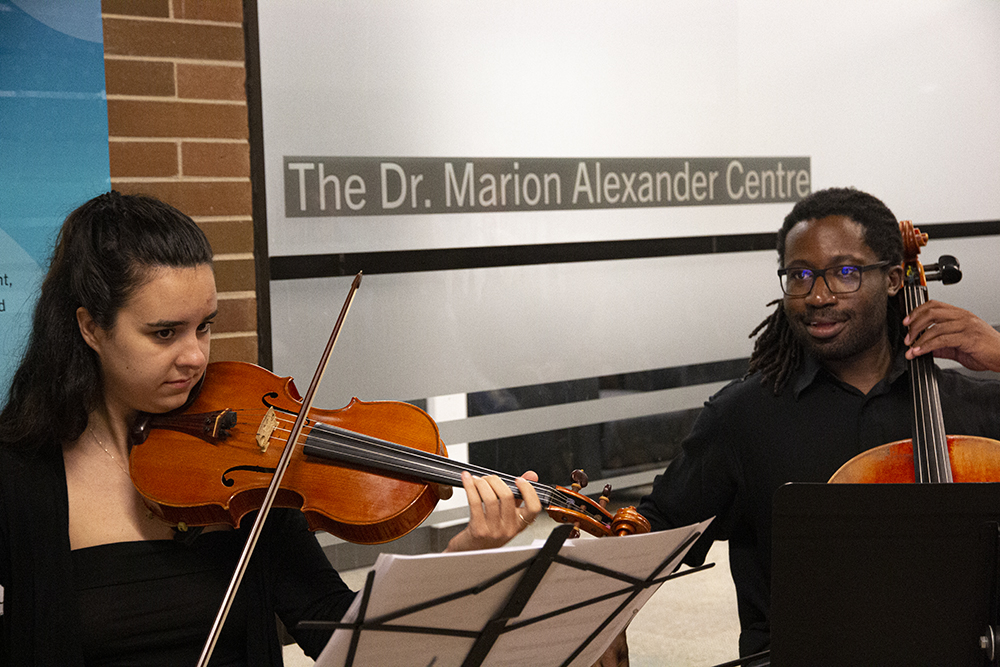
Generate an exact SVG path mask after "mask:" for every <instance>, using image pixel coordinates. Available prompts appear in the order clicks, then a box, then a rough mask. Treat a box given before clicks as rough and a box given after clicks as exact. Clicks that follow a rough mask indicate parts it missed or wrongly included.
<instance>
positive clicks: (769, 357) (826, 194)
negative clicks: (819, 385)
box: [747, 188, 905, 394]
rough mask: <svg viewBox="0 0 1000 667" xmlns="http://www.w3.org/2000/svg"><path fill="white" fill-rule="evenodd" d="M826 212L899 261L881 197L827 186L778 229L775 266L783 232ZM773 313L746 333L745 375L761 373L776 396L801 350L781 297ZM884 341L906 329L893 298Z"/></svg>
mask: <svg viewBox="0 0 1000 667" xmlns="http://www.w3.org/2000/svg"><path fill="white" fill-rule="evenodd" d="M831 215H842V216H845V217H848V218H850V219H851V220H854V221H855V222H857V223H858V224H860V225H861V227H862V228H863V230H864V240H865V244H867V245H868V247H869V248H871V249H872V250H873V251H874V252H875V254H876V255H877V256H878V258H879V260H880V261H884V262H889V263H890V264H901V263H902V262H903V239H902V236H901V235H900V233H899V222H898V221H897V220H896V216H895V215H893V213H892V211H890V210H889V207H887V206H886V205H885V204H884V203H882V201H881V200H880V199H878V198H877V197H873V196H872V195H870V194H868V193H865V192H861V191H860V190H856V189H854V188H829V189H826V190H819V191H818V192H814V193H812V194H811V195H809V196H808V197H806V198H805V199H803V200H802V201H800V202H798V203H797V204H796V205H795V207H794V208H792V211H791V213H789V214H788V215H787V216H786V217H785V222H784V224H782V225H781V229H780V230H778V242H777V249H778V266H784V265H785V240H786V238H787V237H788V232H790V231H791V230H792V228H793V227H795V225H797V224H798V223H800V222H802V221H804V220H818V219H820V218H825V217H827V216H831ZM774 304H777V307H776V308H775V309H774V312H772V313H771V315H770V316H769V317H767V318H766V319H765V320H764V321H763V322H761V323H760V324H759V325H757V328H755V329H754V330H753V331H752V332H751V333H750V337H751V338H753V337H754V336H756V335H757V334H758V332H759V333H760V336H759V337H758V338H757V340H756V341H755V342H754V348H753V354H752V355H751V356H750V365H749V368H748V369H747V376H749V375H751V374H753V373H757V372H759V373H760V376H761V378H760V379H761V384H763V385H764V386H769V387H771V389H772V391H773V392H774V393H775V394H780V393H781V391H782V390H783V389H784V387H785V385H786V384H787V383H788V380H789V378H790V377H791V376H792V374H793V373H794V372H795V370H796V369H797V368H798V367H799V364H800V363H801V362H802V356H803V354H804V352H803V349H802V345H801V343H799V341H798V339H796V338H795V336H794V334H793V333H792V330H791V327H789V325H788V320H787V319H786V318H785V309H784V307H783V305H782V302H781V300H780V299H779V300H776V301H772V302H771V303H769V304H768V305H769V306H771V305H774ZM887 319H888V326H889V339H890V341H891V342H892V344H893V346H894V347H897V346H899V345H901V344H902V340H903V336H904V335H905V331H904V329H903V326H902V324H901V315H900V311H899V306H898V305H897V302H896V300H895V299H889V311H888V314H887Z"/></svg>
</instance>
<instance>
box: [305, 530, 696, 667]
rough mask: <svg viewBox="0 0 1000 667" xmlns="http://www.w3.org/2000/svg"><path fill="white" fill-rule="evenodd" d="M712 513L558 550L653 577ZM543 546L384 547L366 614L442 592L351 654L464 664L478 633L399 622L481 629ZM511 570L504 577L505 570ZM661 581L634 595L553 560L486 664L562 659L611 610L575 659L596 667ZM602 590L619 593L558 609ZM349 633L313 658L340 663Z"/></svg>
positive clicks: (368, 659) (575, 666) (327, 666)
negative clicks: (425, 550)
mask: <svg viewBox="0 0 1000 667" xmlns="http://www.w3.org/2000/svg"><path fill="white" fill-rule="evenodd" d="M709 522H710V521H705V522H703V523H700V524H695V525H692V526H687V527H684V528H677V529H674V530H669V531H662V532H658V533H649V534H646V535H630V536H627V537H615V538H603V539H592V538H585V539H579V540H567V541H566V543H565V544H564V545H563V547H562V549H560V551H559V555H560V556H562V557H565V558H569V559H572V560H574V561H577V562H582V563H589V564H593V565H596V566H600V567H603V568H606V569H608V570H612V571H614V572H619V573H622V574H624V575H627V576H630V577H634V578H636V579H641V580H647V579H649V578H650V577H651V576H652V575H653V573H654V572H655V571H656V569H657V568H659V567H660V566H661V565H662V563H663V560H664V559H665V558H667V556H668V555H669V554H670V553H672V552H673V551H675V550H676V549H678V548H679V547H680V545H682V544H683V543H684V542H685V540H687V539H688V537H690V536H691V535H692V534H694V533H696V532H703V531H704V530H705V528H706V526H707V525H708V524H709ZM540 548H541V545H540V544H533V545H531V546H524V547H504V548H501V549H492V550H488V551H466V552H461V553H448V554H425V555H420V556H397V555H392V554H382V555H381V556H379V559H378V561H377V562H376V563H375V568H374V570H375V579H374V583H373V586H372V594H371V597H370V600H369V603H368V609H367V611H366V613H365V621H366V622H368V623H371V622H373V621H378V620H379V619H382V618H383V617H384V616H386V615H388V614H395V613H397V612H399V611H402V610H406V609H409V608H411V607H414V606H417V605H424V604H426V603H427V602H428V601H432V600H438V601H439V602H438V603H437V604H434V605H432V606H430V607H427V608H424V609H422V610H419V611H413V612H409V613H407V614H405V615H403V616H400V617H398V618H394V619H392V620H390V621H388V623H387V624H386V626H385V627H384V628H382V629H378V628H376V629H364V630H362V632H361V637H360V641H359V643H358V648H357V652H356V655H355V658H354V664H355V665H358V666H360V665H393V666H394V665H399V666H401V667H402V666H410V665H415V666H418V667H425V666H426V667H431V666H433V667H460V666H461V665H462V663H463V662H464V660H465V658H466V656H467V655H468V653H469V651H470V649H471V648H472V646H473V644H474V643H475V637H474V636H468V637H456V636H448V635H443V634H433V633H421V632H410V631H405V630H402V628H401V627H400V626H407V627H419V628H427V629H454V630H462V631H467V632H470V633H479V632H480V631H482V629H483V628H484V627H485V626H486V624H487V623H488V622H489V621H490V620H491V619H492V618H493V617H494V616H496V615H497V614H498V613H499V612H500V611H501V610H502V609H503V608H504V606H505V605H506V604H507V600H508V599H509V597H510V595H511V593H512V592H513V591H514V589H515V588H516V586H517V584H518V582H519V581H520V579H521V577H522V575H523V574H524V571H525V570H524V569H523V567H522V568H520V569H516V570H515V571H513V572H511V570H514V569H515V568H517V567H518V566H521V565H523V564H524V563H525V562H526V561H528V560H530V559H532V558H534V557H535V556H536V555H537V554H538V552H539V550H540ZM685 553H687V550H686V549H685V550H683V551H680V552H679V553H678V554H677V555H676V556H675V558H674V560H673V561H672V562H671V563H669V564H667V566H666V567H664V568H663V569H662V571H661V572H660V573H659V574H658V575H657V576H658V577H663V576H666V575H667V574H669V573H670V572H672V571H673V570H674V568H676V566H677V564H678V563H679V562H680V560H681V559H682V558H683V556H684V554H685ZM508 572H509V574H508V575H507V576H506V577H502V575H503V574H504V573H508ZM498 577H502V578H500V579H499V580H498V581H496V582H495V583H493V585H490V586H488V587H486V588H485V589H484V590H481V591H479V592H477V593H472V594H469V595H462V596H459V597H457V598H456V599H452V600H447V601H443V600H442V598H444V597H446V596H449V595H451V594H456V593H460V592H462V591H467V590H469V589H471V588H473V587H475V586H479V585H481V584H484V583H488V582H490V581H493V580H494V579H495V578H498ZM659 586H660V584H655V585H652V586H650V587H648V588H645V589H643V590H641V591H640V592H639V593H638V595H635V597H634V598H632V599H631V600H630V599H629V596H631V595H632V594H633V593H634V592H635V591H634V588H633V587H632V585H631V584H630V583H628V582H626V581H622V580H621V579H617V578H613V577H609V576H606V575H605V574H603V573H597V572H592V571H588V570H581V569H579V568H575V567H571V566H569V565H565V564H561V563H553V564H552V565H551V566H550V567H549V569H548V571H547V572H546V573H545V576H544V577H543V578H542V580H541V582H540V583H539V585H538V587H537V589H536V590H535V591H534V593H533V594H532V596H531V598H530V600H529V601H528V604H527V605H526V606H525V608H524V610H523V611H522V613H521V614H520V615H518V616H517V617H516V618H513V619H510V620H509V621H508V622H507V624H506V627H505V631H504V632H503V634H501V635H500V637H499V639H498V640H497V642H496V643H495V644H494V645H493V648H492V650H491V651H490V652H489V655H488V656H487V658H486V660H485V661H484V662H483V665H484V667H500V666H501V665H532V666H533V667H545V666H547V665H562V664H563V663H565V661H566V660H567V659H568V658H569V657H570V656H571V655H572V654H573V652H574V651H576V650H577V648H578V647H579V646H580V645H581V644H583V643H584V641H585V640H586V639H587V637H589V636H590V635H591V634H592V633H593V632H594V631H595V630H596V629H597V628H598V626H600V625H601V623H603V622H604V621H605V620H606V619H608V618H610V617H612V616H614V619H613V620H612V621H611V623H609V624H608V626H607V627H606V628H605V629H604V630H603V631H602V632H601V633H600V635H599V636H598V637H597V638H595V639H594V641H592V642H590V644H588V645H587V647H586V648H585V649H584V650H583V651H582V652H581V653H580V654H579V655H578V656H577V657H576V658H575V659H574V660H573V662H572V663H570V664H571V666H572V667H590V666H591V665H593V663H594V662H595V661H596V660H597V659H598V658H599V657H600V656H601V654H603V653H604V651H605V649H606V648H607V647H608V646H609V645H610V644H611V642H612V640H613V639H614V638H615V637H617V636H618V634H619V633H620V632H621V631H622V629H624V628H625V627H626V626H627V625H628V622H629V621H630V620H631V619H632V617H633V616H634V615H635V614H636V613H637V612H638V611H639V609H640V608H641V607H642V605H643V604H645V602H646V600H648V599H649V597H650V596H651V595H653V593H655V592H656V589H657V588H659ZM604 595H612V597H610V598H609V599H607V600H603V601H600V602H594V603H592V604H586V605H585V606H582V607H580V608H578V609H574V610H573V611H568V612H563V613H557V612H559V611H560V610H565V609H567V608H569V607H573V606H574V605H578V604H581V603H586V602H588V601H592V600H594V599H595V598H600V597H602V596H604ZM626 602H627V604H625V603H626ZM360 604H361V596H360V595H359V596H358V597H357V598H356V599H355V601H354V605H353V606H352V607H351V609H350V610H349V611H348V612H347V614H346V615H345V616H344V618H343V622H345V623H351V622H354V621H355V620H357V618H358V609H359V607H360ZM623 604H624V607H623ZM550 613H551V614H553V615H552V616H550V617H548V618H544V619H541V620H538V621H537V622H533V623H526V624H525V625H523V626H522V627H515V628H514V629H511V628H512V626H517V625H518V624H520V623H523V622H525V621H528V620H531V619H536V618H539V617H541V616H544V615H545V614H550ZM393 628H397V629H396V630H394V629H393ZM351 636H352V633H351V631H350V630H337V631H336V632H334V634H333V637H332V638H331V639H330V642H329V644H327V646H326V649H325V650H324V651H323V653H322V655H320V658H319V660H318V661H317V662H316V665H317V666H318V667H343V666H344V665H345V664H346V661H347V657H348V655H349V650H350V642H351Z"/></svg>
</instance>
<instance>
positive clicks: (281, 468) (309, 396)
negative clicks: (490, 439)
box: [198, 271, 361, 667]
mask: <svg viewBox="0 0 1000 667" xmlns="http://www.w3.org/2000/svg"><path fill="white" fill-rule="evenodd" d="M360 286H361V272H360V271H359V272H358V275H356V276H355V277H354V282H353V283H351V289H350V290H349V291H348V293H347V299H346V300H345V301H344V306H343V308H341V310H340V316H339V317H338V318H337V323H336V324H335V325H334V327H333V332H332V333H331V334H330V340H329V341H327V343H326V349H325V350H323V354H322V356H321V357H320V360H319V365H318V366H317V367H316V373H315V374H314V375H313V379H312V382H311V383H309V389H308V390H307V391H306V396H305V398H304V399H303V400H302V409H301V410H300V411H299V414H298V416H297V417H296V418H295V423H294V424H293V425H292V430H291V432H290V433H289V434H288V440H287V441H286V443H285V450H284V451H283V452H282V453H281V458H280V459H278V464H277V467H276V469H275V471H274V476H273V477H272V478H271V484H270V485H269V486H268V487H267V493H266V494H265V495H264V500H263V502H262V503H261V507H260V511H259V512H258V513H257V518H256V519H254V522H253V526H252V527H251V529H250V536H249V537H248V538H247V542H246V545H245V546H244V547H243V553H241V554H240V559H239V561H238V562H237V564H236V571H235V572H234V573H233V578H232V580H231V581H230V582H229V588H228V589H227V590H226V596H225V598H224V599H223V601H222V606H221V607H220V608H219V613H218V614H217V615H216V617H215V622H214V623H213V624H212V630H211V632H210V633H209V635H208V640H207V641H206V642H205V647H204V648H203V649H202V652H201V657H200V658H199V659H198V667H207V665H208V661H209V659H210V658H211V657H212V651H214V650H215V644H216V642H218V640H219V634H220V633H221V632H222V626H223V625H225V623H226V616H228V615H229V609H230V607H232V605H233V599H234V598H235V597H236V591H237V590H239V587H240V582H241V581H242V580H243V574H244V573H245V572H246V569H247V564H248V563H249V562H250V556H251V555H253V550H254V547H256V546H257V540H258V539H259V538H260V534H261V532H262V531H263V529H264V520H265V519H266V518H267V514H268V512H270V511H271V506H272V505H273V504H274V499H275V496H277V494H278V488H279V487H280V486H281V479H282V478H283V477H284V475H285V470H286V469H287V468H288V464H289V463H290V462H291V459H292V450H293V448H294V446H295V443H296V442H297V441H298V438H299V433H301V432H302V427H303V426H304V425H305V423H306V419H307V415H308V414H309V409H310V408H311V407H312V403H313V397H314V396H315V395H316V389H317V388H318V387H319V383H320V380H322V379H323V373H325V372H326V366H327V363H328V362H329V361H330V354H331V353H332V352H333V346H334V345H336V343H337V338H338V337H339V336H340V329H341V327H342V326H343V324H344V319H345V318H346V317H347V311H349V310H350V308H351V303H352V302H353V301H354V295H355V294H357V291H358V288H359V287H360Z"/></svg>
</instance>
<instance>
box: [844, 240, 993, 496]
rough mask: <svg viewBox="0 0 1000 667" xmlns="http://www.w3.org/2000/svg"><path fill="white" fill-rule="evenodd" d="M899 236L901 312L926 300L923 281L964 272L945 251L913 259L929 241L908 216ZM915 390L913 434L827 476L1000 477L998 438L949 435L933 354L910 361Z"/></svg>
mask: <svg viewBox="0 0 1000 667" xmlns="http://www.w3.org/2000/svg"><path fill="white" fill-rule="evenodd" d="M899 226H900V233H901V234H902V236H903V250H904V260H903V288H902V290H901V292H900V299H901V301H902V305H903V309H904V313H906V314H909V313H910V312H911V311H913V309H914V308H916V307H917V306H919V305H921V304H923V303H926V302H927V281H928V280H940V281H942V283H943V284H945V285H949V284H952V283H956V282H958V281H959V280H961V278H962V273H961V270H960V269H959V266H958V262H957V261H956V260H955V258H954V257H951V256H949V255H944V256H942V257H941V258H940V259H939V260H938V262H937V263H936V264H931V265H928V266H927V267H924V266H923V265H921V264H920V262H919V261H918V259H917V255H918V254H919V253H920V248H921V247H923V246H925V245H927V234H923V233H921V232H920V230H919V229H917V228H915V227H914V226H913V223H912V222H910V221H908V220H903V221H901V222H900V223H899ZM909 365H910V384H911V389H912V394H913V418H914V419H913V437H912V438H911V439H908V440H899V441H896V442H891V443H889V444H886V445H882V446H880V447H875V448H873V449H869V450H868V451H865V452H862V453H860V454H858V455H857V456H855V457H854V458H852V459H851V460H850V461H848V462H847V463H845V464H844V465H843V466H841V467H840V469H839V470H837V472H835V473H834V474H833V476H832V477H831V478H830V480H829V481H830V483H842V484H847V483H860V484H866V483H947V482H996V481H1000V442H997V441H996V440H992V439H990V438H982V437H977V436H964V435H948V434H946V433H945V428H944V414H943V412H942V410H941V396H940V392H939V391H938V383H937V377H936V376H935V374H934V360H933V357H932V355H930V354H926V355H922V356H919V357H916V358H914V359H911V360H910V361H909Z"/></svg>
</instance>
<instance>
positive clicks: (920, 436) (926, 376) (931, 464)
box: [904, 281, 951, 482]
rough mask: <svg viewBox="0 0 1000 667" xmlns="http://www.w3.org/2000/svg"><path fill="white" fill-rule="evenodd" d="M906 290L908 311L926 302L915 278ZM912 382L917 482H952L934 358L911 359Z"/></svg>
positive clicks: (905, 298)
mask: <svg viewBox="0 0 1000 667" xmlns="http://www.w3.org/2000/svg"><path fill="white" fill-rule="evenodd" d="M908 283H909V284H908V285H907V287H906V289H905V290H904V301H905V304H906V311H907V312H911V311H912V310H913V309H914V308H916V307H917V306H919V305H921V304H922V303H925V302H926V300H927V299H926V291H925V290H924V289H922V288H921V286H918V285H916V284H913V283H912V281H908ZM910 368H911V384H912V385H913V403H914V414H915V417H916V424H915V425H916V429H915V433H914V439H913V441H914V457H915V461H916V462H917V464H918V467H917V471H918V473H919V474H918V476H919V477H920V479H918V481H925V482H926V481H932V482H947V481H951V462H950V457H949V456H948V441H947V436H946V435H945V430H944V416H943V410H942V408H941V397H940V392H939V390H938V386H937V377H936V376H935V375H934V365H933V359H931V358H929V357H927V356H921V357H918V358H917V359H913V360H911V362H910Z"/></svg>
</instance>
